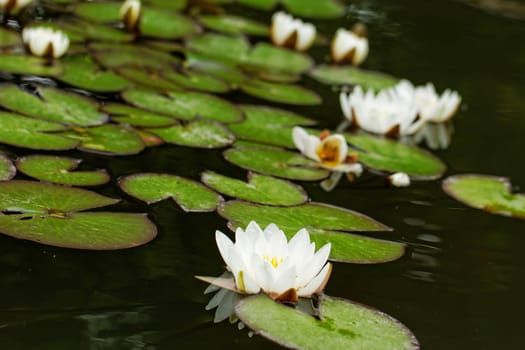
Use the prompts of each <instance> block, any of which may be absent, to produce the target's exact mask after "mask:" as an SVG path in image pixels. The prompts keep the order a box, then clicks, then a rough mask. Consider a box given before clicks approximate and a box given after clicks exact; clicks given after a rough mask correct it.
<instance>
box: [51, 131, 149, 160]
mask: <svg viewBox="0 0 525 350" xmlns="http://www.w3.org/2000/svg"><path fill="white" fill-rule="evenodd" d="M61 135H63V136H65V137H67V138H70V139H72V140H78V141H80V142H81V143H80V145H79V146H78V148H79V149H81V150H83V151H88V152H94V153H103V154H111V155H130V154H137V153H139V152H141V151H142V150H143V149H144V147H145V146H144V143H143V142H142V140H141V139H140V138H139V137H138V136H137V135H136V134H135V133H133V132H132V131H130V130H127V129H126V128H124V127H121V126H117V125H113V124H106V125H102V126H96V127H92V128H75V129H72V130H70V131H66V132H63V133H61Z"/></svg>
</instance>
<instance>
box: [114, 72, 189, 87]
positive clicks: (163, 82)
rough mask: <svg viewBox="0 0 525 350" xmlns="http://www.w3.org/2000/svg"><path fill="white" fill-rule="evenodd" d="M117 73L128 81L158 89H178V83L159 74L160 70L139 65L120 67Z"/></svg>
mask: <svg viewBox="0 0 525 350" xmlns="http://www.w3.org/2000/svg"><path fill="white" fill-rule="evenodd" d="M116 71H117V73H118V74H119V75H120V76H122V77H124V78H126V79H127V80H129V81H132V82H135V83H137V84H140V85H142V86H145V87H147V88H150V89H154V90H159V91H169V90H179V89H180V87H179V85H177V84H175V83H174V82H172V81H170V80H168V79H166V78H165V77H164V76H162V75H160V72H158V71H155V70H149V69H147V68H140V67H121V68H118V69H117V70H116Z"/></svg>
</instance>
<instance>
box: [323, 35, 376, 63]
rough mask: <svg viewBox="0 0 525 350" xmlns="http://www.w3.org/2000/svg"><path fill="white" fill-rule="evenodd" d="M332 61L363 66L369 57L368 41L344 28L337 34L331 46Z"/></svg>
mask: <svg viewBox="0 0 525 350" xmlns="http://www.w3.org/2000/svg"><path fill="white" fill-rule="evenodd" d="M331 52H332V59H333V60H334V62H336V63H341V62H349V63H351V64H352V65H354V66H357V65H359V64H361V63H362V62H363V61H364V60H365V58H366V56H368V39H367V38H366V37H365V36H360V35H359V34H356V33H354V32H353V31H349V30H346V29H343V28H339V29H338V30H337V32H336V33H335V36H334V39H333V40H332V45H331Z"/></svg>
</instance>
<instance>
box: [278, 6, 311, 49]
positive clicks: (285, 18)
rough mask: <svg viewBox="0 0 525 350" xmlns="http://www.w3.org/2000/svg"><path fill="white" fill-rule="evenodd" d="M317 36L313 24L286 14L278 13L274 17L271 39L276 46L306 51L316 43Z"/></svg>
mask: <svg viewBox="0 0 525 350" xmlns="http://www.w3.org/2000/svg"><path fill="white" fill-rule="evenodd" d="M315 35H316V30H315V27H314V25H313V24H311V23H305V22H303V21H301V20H300V19H295V18H293V17H292V16H290V15H289V14H287V13H284V12H277V13H275V14H274V15H273V17H272V29H271V38H272V41H273V43H274V44H275V45H278V46H284V47H288V48H292V49H296V50H299V51H305V50H307V49H308V48H309V47H310V46H312V44H313V43H314V40H315Z"/></svg>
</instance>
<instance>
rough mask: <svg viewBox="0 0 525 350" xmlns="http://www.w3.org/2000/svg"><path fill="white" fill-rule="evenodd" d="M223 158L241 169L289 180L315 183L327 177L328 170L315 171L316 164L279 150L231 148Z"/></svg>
mask: <svg viewBox="0 0 525 350" xmlns="http://www.w3.org/2000/svg"><path fill="white" fill-rule="evenodd" d="M224 158H226V160H227V161H229V162H231V163H233V164H235V165H237V166H240V167H241V168H244V169H247V170H252V171H256V172H259V173H262V174H266V175H272V176H277V177H282V178H285V179H290V180H302V181H317V180H322V179H324V178H326V177H327V176H328V175H329V171H328V170H325V169H316V168H315V166H316V165H317V163H315V162H313V161H311V160H309V159H307V158H305V157H303V156H301V155H300V154H298V153H295V152H289V151H285V150H282V149H279V148H269V147H240V148H231V149H229V150H226V151H225V152H224Z"/></svg>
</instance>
